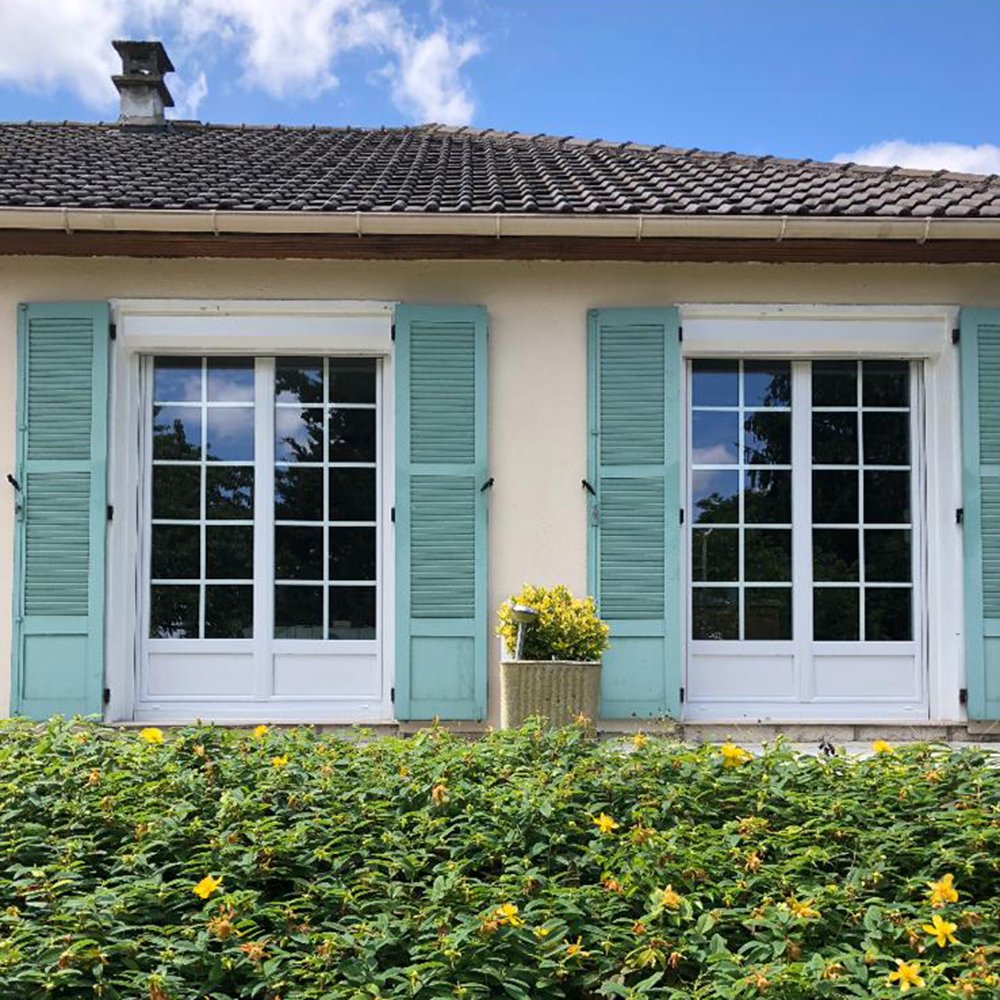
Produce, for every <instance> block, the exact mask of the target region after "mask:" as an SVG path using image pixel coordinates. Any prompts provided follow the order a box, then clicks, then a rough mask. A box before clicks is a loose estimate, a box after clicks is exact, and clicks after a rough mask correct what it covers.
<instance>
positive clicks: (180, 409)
mask: <svg viewBox="0 0 1000 1000" xmlns="http://www.w3.org/2000/svg"><path fill="white" fill-rule="evenodd" d="M153 458H169V459H174V460H177V459H182V460H184V461H186V462H198V461H200V460H201V408H200V407H197V406H154V407H153Z"/></svg>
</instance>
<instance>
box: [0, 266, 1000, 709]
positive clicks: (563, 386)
mask: <svg viewBox="0 0 1000 1000" xmlns="http://www.w3.org/2000/svg"><path fill="white" fill-rule="evenodd" d="M116 297H128V298H135V297H156V298H167V297H177V298H275V299H279V298H305V299H382V300H402V301H408V302H434V303H461V304H481V305H484V306H486V308H487V310H488V311H489V322H490V357H489V365H490V370H489V395H490V400H489V409H490V418H489V419H490V445H489V449H490V454H489V461H490V474H491V475H493V476H494V477H495V478H496V487H495V488H494V490H493V493H492V496H491V498H490V537H489V557H490V569H489V601H490V607H491V633H492V625H493V623H492V608H494V607H495V606H496V604H497V603H498V601H499V600H501V599H502V598H503V597H505V596H506V595H507V594H509V593H510V592H511V591H512V590H515V589H517V588H518V587H519V586H520V585H521V583H523V582H524V581H526V580H530V581H532V582H539V583H555V582H565V583H567V584H568V585H569V586H570V587H571V588H573V589H574V590H577V591H580V592H582V591H583V590H584V589H585V587H586V578H587V567H586V549H587V546H586V502H585V497H584V494H583V491H582V490H581V488H580V479H581V477H582V476H584V475H585V473H586V466H587V452H586V446H587V435H586V311H587V309H589V308H593V307H600V306H641V305H663V304H669V303H673V302H799V303H811V302H817V303H844V304H850V303H880V304H889V303H898V304H910V303H926V304H958V305H1000V265H964V266H923V265H791V264H776V265H729V264H715V265H713V264H624V263H613V264H612V263H594V264H584V263H572V264H560V263H554V262H539V263H502V262H472V261H470V262H462V261H456V262H438V261H434V262H399V263H393V262H373V261H370V262H365V261H357V262H355V261H351V262H339V261H242V260H241V261H216V260H192V261H161V260H124V259H58V258H10V257H7V258H0V484H2V477H3V476H5V475H6V473H7V472H8V471H9V470H11V469H13V465H14V441H15V429H14V414H15V375H16V354H15V348H16V307H17V304H18V303H19V302H25V301H59V300H69V301H79V300H102V299H109V298H116ZM11 493H12V491H9V490H7V489H5V488H3V487H2V486H0V609H9V608H10V606H11V560H12V555H11V548H12V540H13V498H12V495H11ZM10 624H11V623H10V614H9V613H8V612H7V611H6V610H4V611H3V613H0V714H2V715H5V714H7V712H8V708H9V696H10V681H9V649H10V639H11V636H10ZM490 648H491V663H490V689H491V693H494V694H495V692H496V689H497V685H496V683H495V675H496V671H497V663H496V658H497V649H496V644H495V643H493V642H491V644H490ZM490 715H491V719H492V720H493V721H495V720H496V718H497V715H498V706H497V704H496V698H495V697H491V704H490Z"/></svg>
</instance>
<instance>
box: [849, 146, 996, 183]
mask: <svg viewBox="0 0 1000 1000" xmlns="http://www.w3.org/2000/svg"><path fill="white" fill-rule="evenodd" d="M833 160H834V162H835V163H868V164H871V165H872V166H877V167H878V166H880V167H892V166H899V167H913V168H915V169H917V170H955V171H958V172H959V173H965V174H1000V146H994V145H991V144H990V143H986V142H984V143H983V144H982V145H980V146H963V145H962V144H961V143H958V142H923V143H920V142H906V141H905V140H903V139H891V140H889V141H887V142H877V143H875V144H874V145H871V146H862V147H861V148H860V149H856V150H854V152H853V153H838V154H837V155H836V156H835V157H834V158H833Z"/></svg>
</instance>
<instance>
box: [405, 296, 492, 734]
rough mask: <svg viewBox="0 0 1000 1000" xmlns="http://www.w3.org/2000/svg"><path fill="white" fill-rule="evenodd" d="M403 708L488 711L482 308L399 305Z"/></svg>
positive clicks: (473, 715)
mask: <svg viewBox="0 0 1000 1000" xmlns="http://www.w3.org/2000/svg"><path fill="white" fill-rule="evenodd" d="M395 364H396V717H397V718H399V719H431V718H434V717H435V716H438V717H439V718H442V719H484V718H485V717H486V496H487V491H484V489H483V487H484V485H485V483H486V479H487V472H486V312H485V310H484V309H481V308H478V307H458V306H400V307H398V308H397V310H396V356H395Z"/></svg>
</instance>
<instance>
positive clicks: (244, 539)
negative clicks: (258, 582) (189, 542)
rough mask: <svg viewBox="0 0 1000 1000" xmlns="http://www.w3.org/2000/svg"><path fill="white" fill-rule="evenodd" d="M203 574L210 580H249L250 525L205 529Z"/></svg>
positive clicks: (250, 557) (250, 575) (251, 574)
mask: <svg viewBox="0 0 1000 1000" xmlns="http://www.w3.org/2000/svg"><path fill="white" fill-rule="evenodd" d="M205 576H206V577H207V578H208V579H210V580H252V579H253V527H252V526H250V525H241V524H237V525H222V526H217V525H210V526H208V527H207V528H205Z"/></svg>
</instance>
